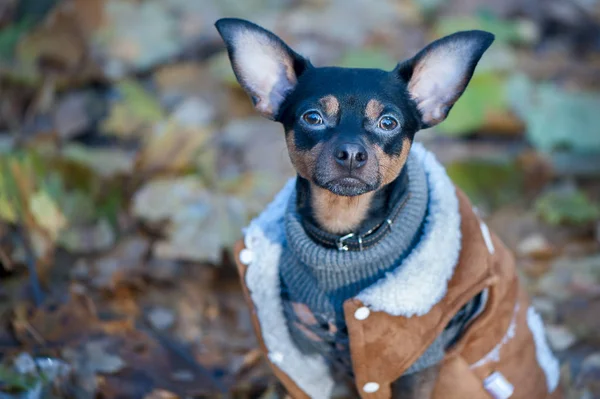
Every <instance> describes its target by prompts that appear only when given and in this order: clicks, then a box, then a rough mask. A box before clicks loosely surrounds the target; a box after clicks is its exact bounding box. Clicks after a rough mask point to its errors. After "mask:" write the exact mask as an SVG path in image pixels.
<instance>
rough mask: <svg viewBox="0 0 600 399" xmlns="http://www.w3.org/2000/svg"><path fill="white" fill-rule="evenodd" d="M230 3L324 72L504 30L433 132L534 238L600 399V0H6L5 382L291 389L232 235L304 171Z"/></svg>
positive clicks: (135, 390)
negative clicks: (467, 34) (264, 343)
mask: <svg viewBox="0 0 600 399" xmlns="http://www.w3.org/2000/svg"><path fill="white" fill-rule="evenodd" d="M223 16H237V17H244V18H247V19H251V20H252V21H254V22H257V23H259V24H262V25H264V26H265V27H267V28H269V29H272V30H274V31H275V32H276V33H277V34H279V35H281V37H282V38H284V39H285V40H286V41H287V42H288V43H289V44H290V45H291V46H292V47H293V48H294V49H296V50H297V51H298V52H300V53H302V54H304V55H306V56H308V57H309V58H310V59H311V60H312V61H313V63H314V64H315V65H317V66H320V65H332V64H336V65H343V66H354V67H380V68H386V69H392V68H393V67H394V66H395V64H396V63H397V62H398V61H400V60H403V59H405V58H407V57H410V56H412V55H414V54H415V53H416V52H417V51H418V50H419V49H420V48H422V47H423V46H424V45H426V44H427V43H428V42H429V41H431V40H433V39H435V38H438V37H440V36H442V35H445V34H449V33H452V32H454V31H457V30H464V29H473V28H479V29H484V30H488V31H491V32H493V33H495V34H496V42H495V43H494V45H493V46H492V48H491V49H490V50H489V52H488V53H486V55H485V56H484V58H483V60H482V62H481V63H480V66H479V67H478V70H477V73H476V75H475V76H474V78H473V80H472V82H471V84H470V86H469V88H468V89H467V91H466V93H465V94H464V96H463V97H462V99H461V100H460V101H459V102H458V104H457V105H456V106H455V108H454V109H453V110H452V112H451V114H450V117H449V119H448V120H447V121H446V122H445V123H443V124H442V125H441V126H439V127H438V128H435V129H433V130H428V131H423V132H421V133H419V134H418V137H417V139H418V140H419V141H422V142H424V144H425V145H426V146H427V147H428V148H429V149H430V150H432V151H434V152H435V153H436V154H437V156H438V157H439V158H440V160H441V161H442V162H443V163H444V164H445V165H446V166H447V168H448V172H449V174H450V175H451V177H452V178H453V179H454V181H455V182H456V183H457V184H458V186H460V187H461V188H462V189H463V190H465V191H466V193H467V194H468V195H469V196H470V198H471V199H472V201H473V202H474V203H475V205H476V206H477V207H478V209H479V210H480V212H481V213H482V215H483V216H484V218H485V219H486V220H487V222H488V224H489V225H490V226H491V227H492V228H493V229H494V230H495V231H496V232H497V233H498V234H499V235H500V236H501V237H502V239H503V240H504V241H505V242H506V243H507V245H508V246H509V247H510V248H511V249H512V250H514V252H515V254H516V256H517V259H518V266H519V271H520V273H521V275H522V278H523V281H524V283H525V285H526V287H527V289H528V290H529V292H530V293H531V294H532V296H533V302H534V305H535V306H536V307H537V309H538V310H539V311H540V313H541V314H542V315H543V317H544V319H545V320H546V322H547V324H548V338H549V341H550V344H551V346H552V347H553V348H554V349H555V351H556V352H557V354H558V356H559V358H560V360H561V364H562V369H563V379H564V381H565V383H566V385H567V387H568V390H569V396H568V397H569V398H585V399H592V398H600V244H599V238H600V223H599V219H600V200H599V199H600V95H599V93H600V91H598V90H600V27H599V22H600V1H598V0H537V1H534V0H448V1H444V0H376V1H373V0H281V1H277V0H243V1H242V0H238V1H235V0H137V1H136V0H62V1H61V0H21V1H18V0H1V1H0V398H2V399H5V398H11V399H12V398H30V399H34V398H82V399H87V398H146V399H158V398H161V399H169V398H176V397H181V398H212V397H225V398H230V397H231V398H262V399H272V398H277V397H279V396H278V395H279V394H278V393H277V390H276V389H275V380H274V378H273V376H272V375H271V374H270V372H269V370H268V369H267V367H266V365H265V363H264V362H263V360H262V359H261V357H260V353H259V352H258V350H257V348H256V341H255V338H254V336H253V333H252V331H251V326H250V319H249V317H248V313H247V311H246V307H245V305H244V303H243V300H242V297H241V292H240V287H239V284H238V281H237V276H236V273H235V270H234V267H233V266H232V263H231V253H230V249H231V246H232V244H233V243H234V241H235V240H236V239H239V238H240V237H241V228H242V227H243V226H244V225H245V224H246V223H247V222H248V221H249V219H250V218H252V217H253V216H254V215H256V214H257V213H258V212H259V211H260V210H261V209H262V208H263V207H264V205H265V204H266V203H267V202H268V201H269V200H270V199H271V197H272V196H273V194H274V193H275V192H277V191H278V189H279V188H280V187H281V186H282V185H283V184H284V182H285V181H286V179H288V178H289V177H290V176H292V175H293V170H292V169H291V167H290V164H289V161H288V157H287V153H286V150H285V144H284V140H283V132H282V129H281V127H280V126H279V125H278V124H276V123H272V122H269V121H266V120H263V119H260V118H259V117H257V116H256V114H255V113H254V111H253V109H252V108H251V106H250V101H249V100H248V99H247V97H246V95H245V94H244V93H243V92H242V91H241V90H240V88H239V86H238V84H237V83H236V81H235V80H234V77H233V74H232V72H231V68H230V66H229V63H228V60H227V58H226V54H225V52H224V47H223V44H222V42H221V41H220V39H219V38H218V36H217V33H216V31H215V29H214V27H213V23H214V21H215V20H216V19H218V18H219V17H223ZM38 283H39V284H38Z"/></svg>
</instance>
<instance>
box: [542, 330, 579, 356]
mask: <svg viewBox="0 0 600 399" xmlns="http://www.w3.org/2000/svg"><path fill="white" fill-rule="evenodd" d="M546 336H547V337H548V342H549V343H550V346H551V347H552V349H554V350H555V351H564V350H566V349H569V348H570V347H571V346H573V345H574V344H575V342H577V337H576V336H575V334H573V333H572V332H571V331H570V330H569V329H568V328H567V327H566V326H560V325H547V326H546Z"/></svg>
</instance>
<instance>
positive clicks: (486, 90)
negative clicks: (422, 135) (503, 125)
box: [436, 72, 508, 136]
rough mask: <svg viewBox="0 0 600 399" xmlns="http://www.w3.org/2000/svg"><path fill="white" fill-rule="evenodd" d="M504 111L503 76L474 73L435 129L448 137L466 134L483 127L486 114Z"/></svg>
mask: <svg viewBox="0 0 600 399" xmlns="http://www.w3.org/2000/svg"><path fill="white" fill-rule="evenodd" d="M507 110H508V102H507V100H506V93H505V79H504V78H502V77H501V76H500V75H498V74H495V73H493V72H483V73H478V74H475V76H473V78H472V79H471V83H469V85H468V86H467V89H466V90H465V92H464V94H463V95H462V97H461V98H460V99H459V100H458V101H457V102H456V104H455V105H454V107H453V108H452V110H451V111H450V114H449V115H448V119H446V120H445V121H444V122H443V123H441V124H440V125H439V126H438V127H437V128H436V129H437V130H438V131H440V132H442V133H444V134H446V135H448V136H461V135H465V134H469V133H472V132H473V131H475V130H477V129H478V128H480V127H482V126H483V124H484V123H485V121H486V115H488V114H490V113H497V114H498V113H500V114H501V113H504V112H506V111H507Z"/></svg>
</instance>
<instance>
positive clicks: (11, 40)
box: [0, 19, 33, 60]
mask: <svg viewBox="0 0 600 399" xmlns="http://www.w3.org/2000/svg"><path fill="white" fill-rule="evenodd" d="M32 26H33V24H32V22H31V21H30V20H28V19H24V20H22V21H20V22H17V23H14V24H11V25H8V26H6V27H4V28H2V30H0V60H10V59H12V58H13V56H14V53H15V48H16V46H17V43H18V42H19V39H20V38H21V37H22V36H23V35H24V34H26V33H27V31H28V30H29V29H31V27H32Z"/></svg>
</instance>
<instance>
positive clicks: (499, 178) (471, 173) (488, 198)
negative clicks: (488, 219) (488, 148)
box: [447, 160, 522, 208]
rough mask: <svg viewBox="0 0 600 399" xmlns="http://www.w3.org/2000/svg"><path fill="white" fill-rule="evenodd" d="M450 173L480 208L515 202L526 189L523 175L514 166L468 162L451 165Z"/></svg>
mask: <svg viewBox="0 0 600 399" xmlns="http://www.w3.org/2000/svg"><path fill="white" fill-rule="evenodd" d="M447 172H448V176H450V178H451V179H452V181H453V182H454V183H455V184H456V185H457V186H458V187H460V188H461V189H462V190H463V191H464V192H465V194H467V196H468V197H469V198H470V199H471V200H472V201H473V203H475V204H476V205H478V206H485V207H489V208H496V207H498V206H500V205H502V204H505V203H509V202H511V201H514V199H515V197H518V196H519V194H520V193H521V190H522V177H521V176H522V173H520V172H519V169H518V167H517V166H516V165H515V164H514V163H503V162H491V161H484V160H467V161H461V162H454V163H451V164H450V165H448V167H447Z"/></svg>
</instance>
